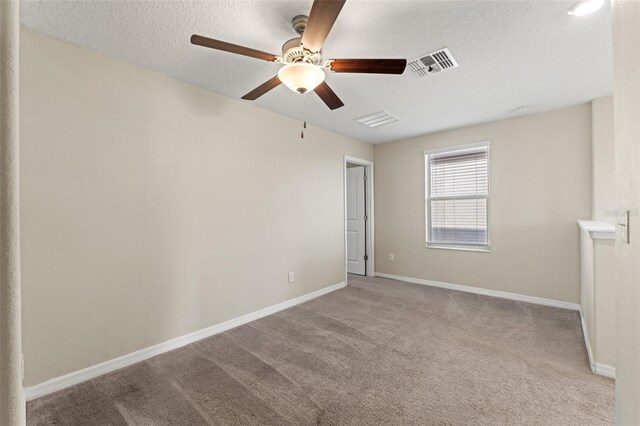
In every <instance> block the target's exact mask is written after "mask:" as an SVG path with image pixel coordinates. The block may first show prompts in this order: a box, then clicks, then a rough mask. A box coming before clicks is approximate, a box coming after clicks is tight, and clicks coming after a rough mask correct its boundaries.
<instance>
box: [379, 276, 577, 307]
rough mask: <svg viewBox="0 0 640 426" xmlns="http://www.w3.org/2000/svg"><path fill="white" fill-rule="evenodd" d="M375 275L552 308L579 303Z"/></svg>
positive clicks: (573, 305) (574, 305)
mask: <svg viewBox="0 0 640 426" xmlns="http://www.w3.org/2000/svg"><path fill="white" fill-rule="evenodd" d="M376 277H381V278H390V279H393V280H399V281H406V282H408V283H413V284H422V285H428V286H431V287H440V288H446V289H449V290H457V291H464V292H467V293H475V294H482V295H484V296H491V297H499V298H501V299H509V300H517V301H519V302H527V303H535V304H536V305H545V306H553V307H554V308H562V309H570V310H572V311H579V310H580V305H579V304H578V303H570V302H563V301H561V300H553V299H545V298H542V297H535V296H526V295H524V294H516V293H508V292H506V291H498V290H488V289H486V288H480V287H470V286H466V285H460V284H449V283H443V282H440V281H431V280H423V279H421V278H411V277H402V276H399V275H392V274H385V273H382V272H376Z"/></svg>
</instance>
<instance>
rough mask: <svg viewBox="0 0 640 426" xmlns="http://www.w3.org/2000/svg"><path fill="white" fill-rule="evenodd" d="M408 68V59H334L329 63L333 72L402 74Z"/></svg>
mask: <svg viewBox="0 0 640 426" xmlns="http://www.w3.org/2000/svg"><path fill="white" fill-rule="evenodd" d="M406 67H407V60H406V59H332V60H330V61H329V69H330V70H331V71H333V72H357V73H370V74H402V73H403V72H404V69H405V68H406Z"/></svg>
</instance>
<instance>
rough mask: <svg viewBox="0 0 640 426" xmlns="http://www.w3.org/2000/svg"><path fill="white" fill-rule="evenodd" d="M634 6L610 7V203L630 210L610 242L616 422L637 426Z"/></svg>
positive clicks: (639, 166) (639, 72) (638, 91)
mask: <svg viewBox="0 0 640 426" xmlns="http://www.w3.org/2000/svg"><path fill="white" fill-rule="evenodd" d="M638 22H640V2H638V1H622V0H615V1H614V2H613V63H614V66H613V68H614V75H613V77H614V78H613V80H614V92H613V96H614V124H615V142H614V143H615V158H616V165H615V169H616V204H617V207H618V208H619V209H629V210H631V220H630V228H629V230H630V231H631V238H630V244H627V243H625V242H623V241H621V238H620V229H618V238H617V240H616V254H615V256H616V269H617V271H618V283H617V284H618V296H617V309H616V313H617V327H616V331H617V339H618V345H617V353H616V355H617V356H616V359H617V361H616V423H617V424H621V425H638V424H640V178H639V176H640V49H638V44H639V43H640V25H638Z"/></svg>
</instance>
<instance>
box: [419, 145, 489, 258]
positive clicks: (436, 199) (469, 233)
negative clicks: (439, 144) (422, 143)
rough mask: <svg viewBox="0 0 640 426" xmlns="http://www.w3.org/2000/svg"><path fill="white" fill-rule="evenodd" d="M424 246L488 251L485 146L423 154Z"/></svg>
mask: <svg viewBox="0 0 640 426" xmlns="http://www.w3.org/2000/svg"><path fill="white" fill-rule="evenodd" d="M425 171H426V173H425V180H426V206H425V207H426V218H427V245H428V246H452V247H459V248H488V247H489V227H488V207H489V144H488V143H484V144H481V145H475V146H472V147H464V148H462V147H461V148H452V149H451V150H447V151H440V150H438V151H435V152H433V151H432V152H425Z"/></svg>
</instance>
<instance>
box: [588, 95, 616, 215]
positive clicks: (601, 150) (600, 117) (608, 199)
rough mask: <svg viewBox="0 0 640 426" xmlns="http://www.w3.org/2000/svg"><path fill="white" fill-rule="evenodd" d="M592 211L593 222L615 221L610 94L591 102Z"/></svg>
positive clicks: (611, 100) (611, 97)
mask: <svg viewBox="0 0 640 426" xmlns="http://www.w3.org/2000/svg"><path fill="white" fill-rule="evenodd" d="M591 129H592V154H593V155H592V165H593V213H592V215H591V218H592V219H593V220H596V221H601V222H606V223H609V224H611V225H614V224H615V219H616V218H615V215H614V211H615V209H616V196H615V170H614V169H615V158H614V157H615V156H614V150H613V96H607V97H605V98H598V99H594V100H593V101H592V102H591Z"/></svg>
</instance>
